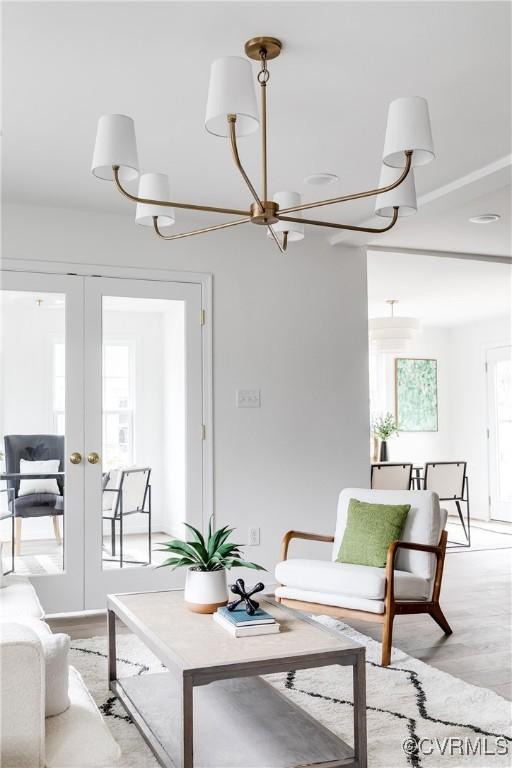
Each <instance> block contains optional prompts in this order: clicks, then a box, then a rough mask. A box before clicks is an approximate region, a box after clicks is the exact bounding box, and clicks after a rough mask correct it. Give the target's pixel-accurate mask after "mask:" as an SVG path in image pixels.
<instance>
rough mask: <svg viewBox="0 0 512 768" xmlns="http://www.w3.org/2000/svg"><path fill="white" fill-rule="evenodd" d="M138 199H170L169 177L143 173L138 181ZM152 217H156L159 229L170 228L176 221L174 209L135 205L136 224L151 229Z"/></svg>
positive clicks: (144, 204) (142, 204)
mask: <svg viewBox="0 0 512 768" xmlns="http://www.w3.org/2000/svg"><path fill="white" fill-rule="evenodd" d="M138 197H146V198H151V200H168V199H169V197H170V192H169V177H168V176H167V175H166V174H165V173H143V174H142V176H141V177H140V180H139V194H138ZM153 216H158V226H159V227H172V225H173V224H174V222H175V221H176V216H175V214H174V208H170V207H169V208H167V207H164V206H161V205H149V204H148V203H137V208H136V211H135V221H136V223H137V224H143V225H144V226H146V227H152V226H153Z"/></svg>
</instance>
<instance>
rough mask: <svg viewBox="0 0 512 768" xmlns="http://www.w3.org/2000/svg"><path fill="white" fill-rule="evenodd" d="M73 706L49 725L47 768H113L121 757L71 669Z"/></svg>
mask: <svg viewBox="0 0 512 768" xmlns="http://www.w3.org/2000/svg"><path fill="white" fill-rule="evenodd" d="M69 699H70V702H71V703H70V706H69V708H68V709H66V711H65V712H63V713H62V714H61V715H56V716H55V717H48V718H47V719H46V721H45V724H46V753H45V757H46V761H45V765H46V768H112V767H113V766H115V765H116V764H117V763H118V761H119V758H120V756H121V750H120V749H119V746H118V744H117V743H116V742H115V741H114V739H113V737H112V735H111V733H110V731H109V729H108V728H107V725H106V723H105V721H104V720H103V718H102V716H101V714H100V711H99V710H98V707H97V706H96V704H95V703H94V701H93V699H92V696H91V695H90V693H89V691H88V690H87V688H86V687H85V685H84V683H83V680H82V678H81V677H80V675H79V674H78V672H77V671H76V669H74V668H73V667H70V668H69Z"/></svg>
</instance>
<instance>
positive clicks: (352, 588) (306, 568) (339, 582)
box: [276, 558, 430, 600]
mask: <svg viewBox="0 0 512 768" xmlns="http://www.w3.org/2000/svg"><path fill="white" fill-rule="evenodd" d="M276 580H277V581H278V582H279V583H280V584H283V585H284V586H286V587H294V588H296V589H302V590H311V591H313V592H323V593H327V594H332V595H351V596H352V597H361V598H365V599H367V600H383V599H384V595H385V592H386V569H385V568H375V567H374V566H369V565H354V564H353V563H336V562H334V563H333V562H330V561H328V560H305V559H302V558H300V559H296V560H284V561H283V562H282V563H278V565H277V567H276ZM395 597H396V599H397V600H427V599H428V598H429V597H430V582H429V581H428V580H427V579H422V578H421V577H419V576H415V575H414V574H413V573H409V572H407V571H398V570H397V571H395Z"/></svg>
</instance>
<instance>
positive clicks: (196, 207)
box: [112, 165, 250, 216]
mask: <svg viewBox="0 0 512 768" xmlns="http://www.w3.org/2000/svg"><path fill="white" fill-rule="evenodd" d="M112 170H113V172H114V182H115V185H116V187H117V189H118V190H119V192H120V193H121V194H122V195H124V197H127V198H128V200H131V201H132V202H134V203H144V204H145V205H163V206H166V207H172V208H186V209H187V210H191V211H207V212H208V213H229V214H232V215H234V216H248V215H249V214H250V211H241V210H239V209H238V208H217V207H213V206H211V205H193V204H192V203H175V202H173V201H171V200H151V199H150V198H147V197H137V195H132V194H131V192H128V190H126V189H124V187H123V186H122V185H121V182H120V181H119V166H118V165H113V166H112Z"/></svg>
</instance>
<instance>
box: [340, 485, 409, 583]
mask: <svg viewBox="0 0 512 768" xmlns="http://www.w3.org/2000/svg"><path fill="white" fill-rule="evenodd" d="M410 508H411V506H410V504H368V502H366V501H359V500H358V499H350V502H349V505H348V513H347V525H346V527H345V531H344V533H343V539H342V541H341V546H340V551H339V553H338V557H337V558H336V560H337V561H338V562H339V563H357V564H358V565H371V566H376V567H377V568H384V566H385V565H386V560H387V555H388V549H389V546H390V544H392V543H393V542H394V541H397V540H398V539H399V538H400V536H401V533H402V529H403V527H404V523H405V519H406V517H407V513H408V512H409V510H410Z"/></svg>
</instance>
